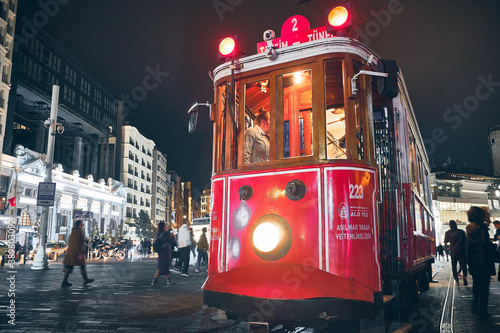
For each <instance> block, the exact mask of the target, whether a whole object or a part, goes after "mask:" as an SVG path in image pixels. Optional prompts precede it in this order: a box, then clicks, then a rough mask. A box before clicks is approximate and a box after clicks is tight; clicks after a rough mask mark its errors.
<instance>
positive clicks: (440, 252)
mask: <svg viewBox="0 0 500 333" xmlns="http://www.w3.org/2000/svg"><path fill="white" fill-rule="evenodd" d="M443 250H444V248H443V244H441V243H439V245H438V246H437V247H436V252H437V254H438V260H440V258H443V260H444V251H443Z"/></svg>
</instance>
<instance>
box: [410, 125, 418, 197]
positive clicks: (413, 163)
mask: <svg viewBox="0 0 500 333" xmlns="http://www.w3.org/2000/svg"><path fill="white" fill-rule="evenodd" d="M416 154H417V152H416V147H415V137H414V136H413V133H411V132H410V151H409V155H410V178H411V183H412V185H413V187H414V189H417V182H418V176H417V156H416Z"/></svg>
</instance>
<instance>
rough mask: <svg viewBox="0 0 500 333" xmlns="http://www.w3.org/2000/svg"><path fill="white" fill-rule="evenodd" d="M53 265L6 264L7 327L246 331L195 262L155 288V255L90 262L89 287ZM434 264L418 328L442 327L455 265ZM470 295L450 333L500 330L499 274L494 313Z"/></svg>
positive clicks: (1, 324)
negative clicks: (223, 310)
mask: <svg viewBox="0 0 500 333" xmlns="http://www.w3.org/2000/svg"><path fill="white" fill-rule="evenodd" d="M49 266H50V269H48V270H43V271H33V270H31V265H29V264H28V265H16V268H15V269H14V270H11V269H10V268H8V267H7V266H4V267H0V279H1V281H2V282H0V332H168V333H171V332H179V333H183V332H245V331H246V323H237V322H233V321H228V320H221V321H215V320H213V318H214V317H216V313H217V311H216V309H213V308H209V307H207V306H206V305H204V304H203V301H202V299H203V293H202V290H201V286H202V285H203V282H204V280H205V278H206V273H195V272H194V268H193V267H191V268H190V273H191V276H189V277H181V276H180V274H179V273H178V272H172V280H173V284H172V285H166V284H165V282H166V281H165V278H164V277H161V278H160V286H158V287H155V286H151V280H152V276H153V274H154V272H155V271H156V259H154V258H150V259H134V260H133V261H130V260H125V261H122V262H117V261H115V260H110V261H108V262H106V263H104V262H103V261H102V260H101V261H94V262H89V263H88V264H87V270H88V274H89V276H90V277H91V278H94V279H95V282H94V283H92V284H89V285H84V284H83V279H82V276H81V274H80V272H79V269H78V268H75V271H74V273H73V274H72V275H71V276H70V282H71V283H73V286H71V287H67V288H61V281H62V277H63V273H62V267H63V266H62V264H61V263H57V262H50V265H49ZM434 267H435V268H436V269H438V268H439V272H438V274H437V275H436V276H435V279H436V280H439V283H433V284H431V288H430V290H429V291H427V292H426V293H424V294H423V295H421V296H420V301H419V303H418V304H416V305H415V307H414V313H413V314H412V315H411V316H410V320H409V323H410V324H411V325H412V326H413V329H412V330H411V333H414V332H419V333H423V332H425V333H427V332H429V333H430V332H440V322H441V321H442V317H443V316H442V308H443V304H444V303H445V302H446V295H447V290H448V281H449V277H450V272H451V267H450V263H449V262H437V263H436V264H435V265H434ZM12 277H13V279H12ZM469 281H470V282H472V279H471V278H469ZM13 293H15V295H14V294H13ZM471 298H472V283H470V284H469V286H468V287H464V286H460V287H456V288H455V298H454V303H453V305H452V306H453V327H452V329H453V331H449V330H446V332H455V333H469V332H470V333H476V332H491V333H493V332H500V283H499V282H497V281H496V277H494V279H492V283H491V286H490V302H489V311H490V313H491V314H492V317H491V318H488V319H480V318H478V317H477V316H475V315H473V314H471V313H470V303H471ZM12 302H15V303H12ZM11 304H14V305H13V306H12V305H11ZM9 306H10V308H9ZM13 310H15V312H13ZM10 314H12V315H15V317H13V316H12V317H9V315H10ZM13 318H15V321H12V320H13ZM9 321H11V323H15V325H11V324H10V323H9ZM393 324H394V325H391V324H390V323H386V328H389V326H391V328H392V329H391V328H389V329H388V332H392V331H394V329H395V328H396V327H398V326H399V325H398V324H397V323H393ZM309 332H311V331H310V330H309ZM441 332H444V331H441ZM343 333H345V332H343Z"/></svg>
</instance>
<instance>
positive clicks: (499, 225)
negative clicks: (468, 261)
mask: <svg viewBox="0 0 500 333" xmlns="http://www.w3.org/2000/svg"><path fill="white" fill-rule="evenodd" d="M493 225H494V226H495V229H496V230H495V236H494V238H493V243H494V244H495V243H496V244H497V252H496V253H495V260H494V261H495V262H500V221H498V220H497V221H493ZM497 280H498V282H500V266H499V267H498V275H497Z"/></svg>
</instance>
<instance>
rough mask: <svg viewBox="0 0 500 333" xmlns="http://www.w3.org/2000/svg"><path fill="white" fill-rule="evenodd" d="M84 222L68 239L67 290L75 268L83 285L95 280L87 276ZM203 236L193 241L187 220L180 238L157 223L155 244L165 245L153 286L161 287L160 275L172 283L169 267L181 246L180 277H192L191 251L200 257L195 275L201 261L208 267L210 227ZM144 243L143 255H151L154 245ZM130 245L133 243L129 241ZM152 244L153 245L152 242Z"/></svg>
mask: <svg viewBox="0 0 500 333" xmlns="http://www.w3.org/2000/svg"><path fill="white" fill-rule="evenodd" d="M82 227H83V221H81V220H77V221H75V225H74V227H73V229H72V230H71V236H70V238H69V244H68V250H67V254H66V256H65V258H64V269H63V272H64V278H63V282H62V284H61V286H62V287H68V286H71V285H72V284H71V283H70V282H69V281H68V278H69V276H70V274H71V273H72V272H73V268H74V267H75V266H80V271H81V274H82V277H83V283H84V284H88V283H92V282H94V279H90V278H89V277H88V276H87V271H86V268H85V252H86V251H85V238H84V236H83V232H82ZM202 232H203V233H202V235H201V236H200V239H199V240H198V242H197V243H196V242H195V240H194V234H193V231H192V229H190V228H189V226H188V221H187V220H186V221H184V223H183V225H182V226H181V227H180V228H179V231H178V233H177V239H176V237H175V236H174V233H173V230H172V228H171V227H170V225H169V226H168V227H167V224H166V223H165V222H160V223H158V233H157V235H156V241H157V242H159V243H160V244H162V249H161V250H160V251H158V263H157V270H156V273H155V275H154V277H153V281H152V283H151V284H152V285H158V278H159V277H160V275H165V277H166V278H167V284H172V280H171V278H170V265H171V263H172V259H173V253H174V248H175V247H178V249H179V252H180V254H181V262H182V270H181V276H189V273H188V269H189V259H190V252H191V251H194V249H197V251H198V258H197V262H196V272H199V271H200V265H201V264H202V262H204V263H205V264H208V252H207V251H208V240H207V236H206V232H207V228H203V229H202ZM141 243H142V245H143V246H142V249H143V255H144V254H146V255H148V254H149V251H148V250H147V249H148V248H149V250H150V249H151V245H149V246H148V243H149V240H147V239H144V240H143V242H141ZM130 244H131V242H130ZM149 244H151V243H149Z"/></svg>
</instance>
